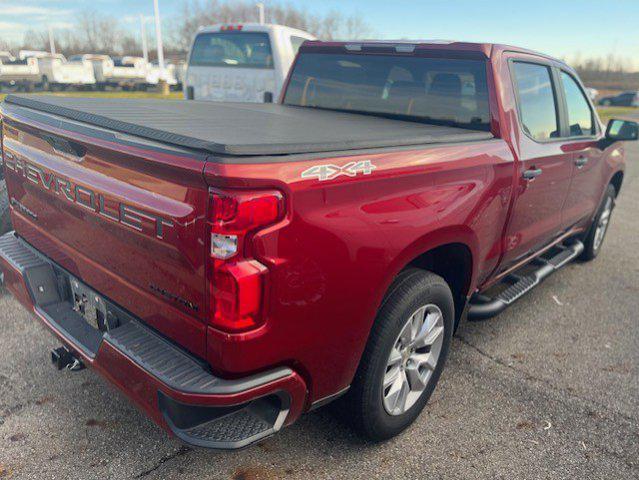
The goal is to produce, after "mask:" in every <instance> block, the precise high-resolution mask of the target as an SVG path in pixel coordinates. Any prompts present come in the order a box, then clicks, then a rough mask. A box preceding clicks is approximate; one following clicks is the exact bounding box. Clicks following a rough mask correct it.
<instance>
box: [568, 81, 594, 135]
mask: <svg viewBox="0 0 639 480" xmlns="http://www.w3.org/2000/svg"><path fill="white" fill-rule="evenodd" d="M561 83H562V85H563V87H564V92H565V94H566V104H567V107H568V125H569V127H570V134H569V135H570V136H571V137H577V136H582V135H592V134H593V133H595V131H594V122H593V121H592V110H591V109H590V105H589V104H588V101H587V100H586V97H585V96H584V93H583V91H582V90H581V87H580V86H579V84H578V83H577V82H576V81H575V79H574V78H573V77H572V76H571V75H570V74H568V73H566V72H561Z"/></svg>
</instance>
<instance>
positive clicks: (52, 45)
mask: <svg viewBox="0 0 639 480" xmlns="http://www.w3.org/2000/svg"><path fill="white" fill-rule="evenodd" d="M49 48H50V49H51V55H55V40H54V39H53V27H51V25H49Z"/></svg>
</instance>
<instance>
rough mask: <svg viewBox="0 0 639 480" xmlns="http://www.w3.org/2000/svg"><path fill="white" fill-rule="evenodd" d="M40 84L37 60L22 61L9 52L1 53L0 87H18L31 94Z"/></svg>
mask: <svg viewBox="0 0 639 480" xmlns="http://www.w3.org/2000/svg"><path fill="white" fill-rule="evenodd" d="M39 82H40V69H39V68H38V60H37V59H35V58H24V59H20V58H16V57H14V56H13V55H11V53H9V52H0V87H5V88H6V87H16V88H18V89H21V90H24V91H27V92H29V91H31V90H33V87H34V86H35V85H36V84H37V83H39Z"/></svg>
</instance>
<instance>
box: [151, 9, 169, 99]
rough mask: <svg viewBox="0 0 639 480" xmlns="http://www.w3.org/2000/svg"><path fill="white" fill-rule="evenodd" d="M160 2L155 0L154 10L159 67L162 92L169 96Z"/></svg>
mask: <svg viewBox="0 0 639 480" xmlns="http://www.w3.org/2000/svg"><path fill="white" fill-rule="evenodd" d="M158 3H159V2H158V0H153V9H154V10H155V38H156V42H157V47H158V66H159V67H160V82H159V83H160V90H161V91H162V93H167V94H168V84H167V83H166V74H165V72H164V48H163V46H162V25H161V23H162V22H161V21H160V5H159V4H158Z"/></svg>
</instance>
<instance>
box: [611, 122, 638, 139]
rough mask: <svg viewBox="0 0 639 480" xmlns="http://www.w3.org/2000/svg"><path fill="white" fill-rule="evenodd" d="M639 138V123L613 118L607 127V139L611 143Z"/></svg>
mask: <svg viewBox="0 0 639 480" xmlns="http://www.w3.org/2000/svg"><path fill="white" fill-rule="evenodd" d="M638 138H639V124H637V122H631V121H628V120H619V119H616V118H613V119H612V120H610V121H609V122H608V126H607V127H606V140H608V142H609V143H613V142H619V141H632V140H637V139H638Z"/></svg>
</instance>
